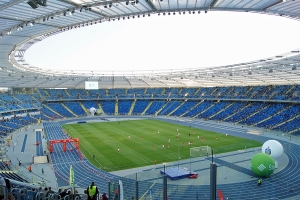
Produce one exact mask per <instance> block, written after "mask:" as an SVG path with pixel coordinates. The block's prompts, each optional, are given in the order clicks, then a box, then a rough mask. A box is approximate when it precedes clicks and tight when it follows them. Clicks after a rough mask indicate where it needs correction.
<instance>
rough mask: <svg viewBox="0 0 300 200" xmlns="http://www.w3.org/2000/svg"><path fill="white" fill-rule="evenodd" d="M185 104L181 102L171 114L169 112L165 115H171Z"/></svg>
mask: <svg viewBox="0 0 300 200" xmlns="http://www.w3.org/2000/svg"><path fill="white" fill-rule="evenodd" d="M184 103H185V101H183V102H182V103H181V104H180V105H179V106H177V108H175V109H174V110H173V111H172V112H170V113H169V114H167V116H170V115H172V114H173V113H174V112H175V111H176V110H178V108H180V107H181V106H182V105H183V104H184Z"/></svg>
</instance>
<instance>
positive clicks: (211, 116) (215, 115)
mask: <svg viewBox="0 0 300 200" xmlns="http://www.w3.org/2000/svg"><path fill="white" fill-rule="evenodd" d="M232 105H233V103H231V104H229V105H227V106H226V107H225V108H223V109H221V110H220V111H219V112H217V113H215V114H213V115H212V116H210V117H208V119H211V118H213V117H214V116H216V115H218V114H220V113H221V112H223V111H224V110H226V109H227V108H229V107H230V106H232Z"/></svg>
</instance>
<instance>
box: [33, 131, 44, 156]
mask: <svg viewBox="0 0 300 200" xmlns="http://www.w3.org/2000/svg"><path fill="white" fill-rule="evenodd" d="M35 138H36V142H37V143H39V145H36V155H37V156H43V155H44V153H43V142H42V136H41V131H37V132H36V133H35Z"/></svg>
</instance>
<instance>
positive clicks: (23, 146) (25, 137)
mask: <svg viewBox="0 0 300 200" xmlns="http://www.w3.org/2000/svg"><path fill="white" fill-rule="evenodd" d="M26 141H27V134H25V136H24V140H23V144H22V148H21V152H22V153H24V151H25V147H26Z"/></svg>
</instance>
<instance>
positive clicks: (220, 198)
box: [218, 190, 224, 200]
mask: <svg viewBox="0 0 300 200" xmlns="http://www.w3.org/2000/svg"><path fill="white" fill-rule="evenodd" d="M218 197H219V200H224V196H223V193H222V191H221V190H218Z"/></svg>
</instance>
